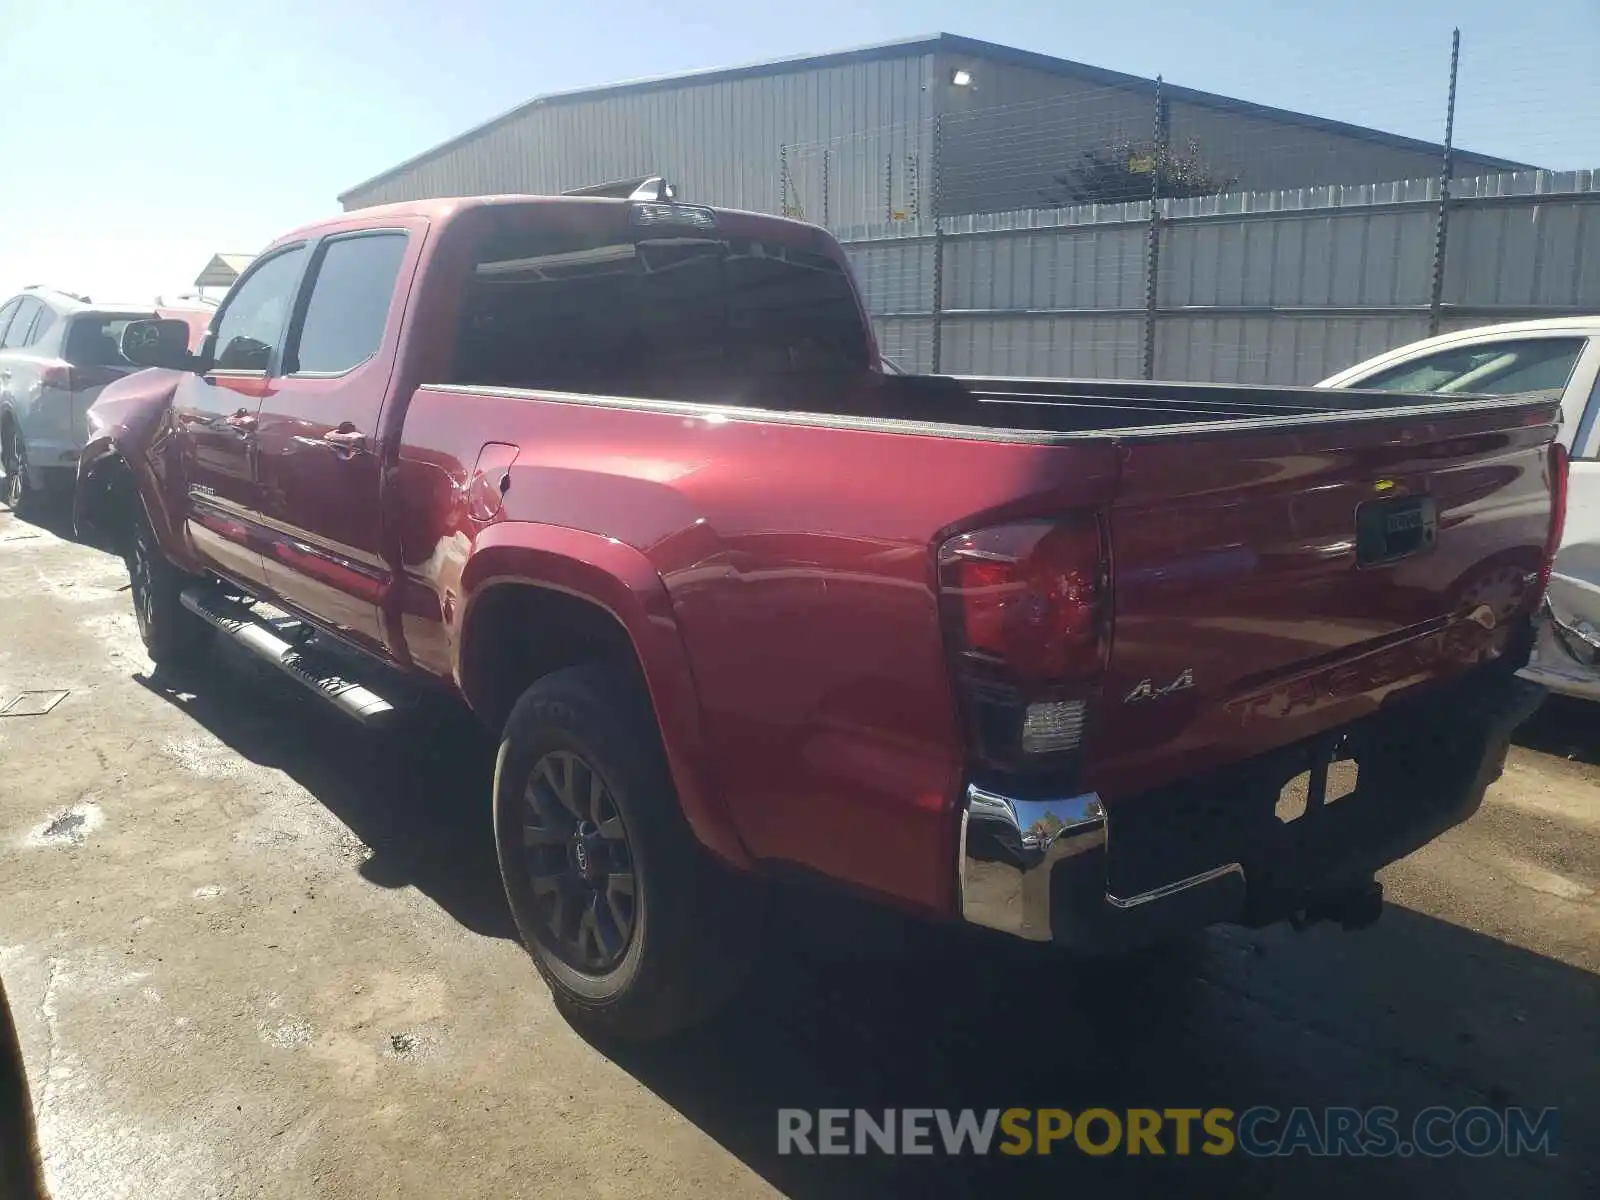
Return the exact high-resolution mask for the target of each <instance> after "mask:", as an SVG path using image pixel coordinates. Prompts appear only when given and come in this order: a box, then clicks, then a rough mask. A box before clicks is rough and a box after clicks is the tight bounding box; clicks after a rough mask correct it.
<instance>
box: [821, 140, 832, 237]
mask: <svg viewBox="0 0 1600 1200" xmlns="http://www.w3.org/2000/svg"><path fill="white" fill-rule="evenodd" d="M831 161H832V153H831V151H828V150H824V151H823V152H822V227H823V228H824V229H831V228H832V227H833V221H832V220H831V219H830V218H831V217H832V215H833V214H832V213H831V212H830V210H829V208H828V190H829V187H828V165H829V163H830V162H831Z"/></svg>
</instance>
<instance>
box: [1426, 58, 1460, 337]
mask: <svg viewBox="0 0 1600 1200" xmlns="http://www.w3.org/2000/svg"><path fill="white" fill-rule="evenodd" d="M1460 65H1461V30H1460V29H1459V28H1457V29H1452V30H1451V31H1450V98H1449V100H1448V101H1447V102H1446V103H1445V110H1444V161H1443V163H1442V164H1441V165H1440V167H1439V212H1438V215H1437V216H1436V217H1435V218H1434V226H1433V291H1432V294H1431V295H1430V296H1429V299H1428V336H1429V337H1432V336H1433V335H1434V334H1436V333H1438V332H1439V315H1440V312H1441V311H1442V310H1443V308H1444V256H1445V243H1446V240H1447V239H1448V236H1449V233H1450V180H1451V178H1452V177H1453V176H1454V174H1455V158H1454V153H1453V152H1454V148H1455V133H1456V71H1457V69H1458V68H1459V67H1460Z"/></svg>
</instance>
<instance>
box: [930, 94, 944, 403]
mask: <svg viewBox="0 0 1600 1200" xmlns="http://www.w3.org/2000/svg"><path fill="white" fill-rule="evenodd" d="M943 149H944V114H943V113H940V114H939V115H938V116H936V117H934V119H933V203H932V205H930V207H931V208H932V209H933V312H932V314H931V316H932V318H933V373H934V374H935V375H937V374H939V368H940V366H941V360H942V359H943V357H944V211H943V210H944V204H943V200H944V179H943V177H942V176H943V171H942V167H943V163H944V154H943V153H942V151H943Z"/></svg>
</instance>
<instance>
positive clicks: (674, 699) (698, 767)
mask: <svg viewBox="0 0 1600 1200" xmlns="http://www.w3.org/2000/svg"><path fill="white" fill-rule="evenodd" d="M502 584H516V585H522V586H532V587H539V588H549V589H553V590H556V591H559V592H564V593H566V594H567V595H569V596H574V597H576V598H578V599H581V600H584V601H586V602H588V603H589V604H592V605H595V606H596V607H598V608H600V609H603V610H604V611H605V612H607V613H609V614H610V615H611V617H612V618H613V619H614V620H615V621H616V622H617V624H618V625H620V626H621V627H622V630H623V631H624V632H625V633H626V634H627V637H628V641H629V642H630V643H631V644H632V647H633V652H634V654H635V656H636V657H637V659H638V664H639V668H640V672H641V674H642V675H643V677H644V682H645V686H646V688H647V689H648V691H649V695H650V700H651V704H652V706H653V707H654V710H655V716H656V724H657V726H658V727H659V729H660V731H661V742H662V746H663V747H664V749H665V750H666V756H667V765H668V768H669V769H670V770H671V772H672V778H673V783H674V785H675V786H676V789H677V793H678V800H679V803H680V805H681V806H682V809H683V814H684V816H685V818H687V820H688V822H689V825H690V828H692V829H693V830H694V833H695V836H696V837H697V838H699V840H700V842H701V843H702V844H703V845H704V846H705V847H706V848H707V849H708V850H710V851H711V852H712V853H713V854H715V855H717V856H718V857H719V858H721V859H723V860H724V861H726V862H728V863H729V864H730V865H733V866H735V867H740V868H743V869H750V868H751V867H753V862H752V860H751V858H750V856H749V853H748V852H747V851H746V850H745V848H744V845H743V843H742V842H741V841H740V840H739V836H738V834H737V832H736V831H735V828H734V824H733V821H732V820H731V819H730V817H729V815H728V811H727V808H726V806H725V805H724V803H723V800H722V797H721V795H720V794H719V793H718V792H717V791H716V789H715V787H714V784H713V778H714V777H713V775H712V773H711V771H710V770H709V768H708V763H707V755H706V750H705V742H704V736H703V732H702V725H701V716H700V702H699V697H698V695H697V694H696V691H695V684H694V677H693V675H692V673H691V670H690V666H689V657H688V654H687V653H686V652H685V650H684V646H683V640H682V638H681V636H680V634H679V631H678V625H677V621H676V619H675V617H674V615H673V612H672V604H671V600H670V599H669V597H668V595H667V590H666V587H665V585H664V584H663V583H662V582H661V577H660V575H658V574H657V573H656V570H655V568H654V567H653V566H651V564H650V562H649V560H648V559H646V558H645V556H644V555H643V554H641V553H640V552H639V551H638V550H635V549H634V548H633V547H631V546H628V545H625V544H623V543H621V542H618V541H615V540H613V539H611V538H606V537H601V536H599V535H598V534H593V533H586V532H583V531H581V530H576V529H567V528H562V527H559V526H554V525H542V524H536V523H533V522H522V521H505V522H501V523H499V524H496V525H493V526H491V527H490V528H489V529H487V530H485V531H484V533H483V534H482V535H481V536H480V537H479V538H478V539H477V543H476V545H475V546H474V548H473V551H472V553H471V555H470V556H469V557H468V559H467V561H466V563H465V565H464V566H463V568H462V572H461V582H460V601H459V603H457V604H455V605H452V604H450V602H449V597H448V594H447V595H446V597H445V601H446V602H445V606H444V612H445V621H446V624H447V626H449V627H450V639H451V643H452V647H453V649H452V655H453V670H454V674H455V679H456V683H457V686H458V687H460V689H461V692H462V694H463V695H465V696H466V697H467V698H468V700H469V702H470V701H471V699H472V695H473V692H474V690H475V689H474V686H473V681H472V680H470V679H466V678H463V662H464V660H465V655H464V651H465V649H466V646H467V643H468V641H469V639H470V638H471V637H472V636H473V628H472V626H473V615H474V608H475V607H476V605H477V604H478V602H479V601H481V600H482V598H483V597H484V596H485V595H486V594H487V593H488V591H489V590H490V589H491V588H494V587H497V586H499V585H502ZM452 609H453V610H454V611H453V612H452Z"/></svg>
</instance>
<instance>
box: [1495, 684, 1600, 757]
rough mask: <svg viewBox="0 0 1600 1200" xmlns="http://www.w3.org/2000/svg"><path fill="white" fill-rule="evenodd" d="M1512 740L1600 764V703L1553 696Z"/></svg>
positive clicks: (1529, 746)
mask: <svg viewBox="0 0 1600 1200" xmlns="http://www.w3.org/2000/svg"><path fill="white" fill-rule="evenodd" d="M1512 740H1513V741H1515V742H1516V743H1517V744H1518V745H1519V746H1526V747H1527V748H1528V749H1529V750H1538V751H1541V752H1543V753H1545V754H1553V755H1555V756H1556V757H1557V758H1565V759H1570V760H1572V761H1574V762H1581V763H1588V764H1589V765H1591V766H1600V703H1597V702H1596V701H1593V700H1576V699H1574V698H1573V697H1571V696H1551V697H1549V698H1548V699H1546V700H1545V702H1544V703H1543V704H1541V705H1540V706H1539V711H1538V712H1536V713H1534V714H1533V716H1532V717H1531V718H1529V720H1528V721H1527V722H1525V723H1524V724H1523V726H1522V727H1521V728H1520V729H1518V730H1517V732H1516V736H1515V737H1514V738H1513V739H1512Z"/></svg>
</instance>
